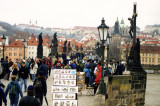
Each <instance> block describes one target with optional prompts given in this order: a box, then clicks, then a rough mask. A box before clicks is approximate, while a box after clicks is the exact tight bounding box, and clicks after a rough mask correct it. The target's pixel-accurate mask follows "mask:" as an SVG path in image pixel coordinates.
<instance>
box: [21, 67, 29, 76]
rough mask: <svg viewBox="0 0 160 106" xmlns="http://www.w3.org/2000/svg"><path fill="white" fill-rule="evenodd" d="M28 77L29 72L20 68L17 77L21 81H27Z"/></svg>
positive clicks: (24, 68)
mask: <svg viewBox="0 0 160 106" xmlns="http://www.w3.org/2000/svg"><path fill="white" fill-rule="evenodd" d="M28 75H29V70H28V68H26V67H21V68H20V69H19V77H20V78H22V79H27V78H28Z"/></svg>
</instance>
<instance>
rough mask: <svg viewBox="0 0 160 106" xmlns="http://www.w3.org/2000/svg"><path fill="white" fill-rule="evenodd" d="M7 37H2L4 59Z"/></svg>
mask: <svg viewBox="0 0 160 106" xmlns="http://www.w3.org/2000/svg"><path fill="white" fill-rule="evenodd" d="M5 42H6V37H5V36H4V35H3V37H2V45H3V59H4V47H5Z"/></svg>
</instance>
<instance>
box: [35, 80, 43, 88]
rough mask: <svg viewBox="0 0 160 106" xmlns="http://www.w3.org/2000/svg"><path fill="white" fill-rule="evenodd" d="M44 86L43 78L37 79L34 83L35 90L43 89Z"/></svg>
mask: <svg viewBox="0 0 160 106" xmlns="http://www.w3.org/2000/svg"><path fill="white" fill-rule="evenodd" d="M42 88H43V85H42V82H41V80H39V79H37V80H36V82H35V85H34V90H35V91H37V90H38V91H42Z"/></svg>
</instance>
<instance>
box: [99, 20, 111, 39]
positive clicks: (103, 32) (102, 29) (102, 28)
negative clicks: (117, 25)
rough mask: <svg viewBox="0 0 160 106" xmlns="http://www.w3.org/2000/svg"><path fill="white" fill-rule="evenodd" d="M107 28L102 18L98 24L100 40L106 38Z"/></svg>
mask: <svg viewBox="0 0 160 106" xmlns="http://www.w3.org/2000/svg"><path fill="white" fill-rule="evenodd" d="M108 29H109V27H108V26H107V25H106V24H105V20H104V18H102V23H101V25H100V26H98V32H99V38H100V40H101V41H106V40H107V34H108Z"/></svg>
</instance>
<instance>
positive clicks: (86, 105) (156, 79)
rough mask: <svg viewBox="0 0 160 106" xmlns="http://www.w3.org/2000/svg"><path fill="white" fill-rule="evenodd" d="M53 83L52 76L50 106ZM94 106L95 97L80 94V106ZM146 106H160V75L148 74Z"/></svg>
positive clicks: (83, 93) (48, 86)
mask: <svg viewBox="0 0 160 106" xmlns="http://www.w3.org/2000/svg"><path fill="white" fill-rule="evenodd" d="M2 82H3V83H4V84H5V85H6V86H7V84H8V83H9V81H6V80H3V79H2ZM52 83H53V78H52V74H51V76H50V77H49V78H48V80H47V90H48V93H47V99H48V103H49V106H53V104H52V94H51V86H52ZM31 84H33V82H32V81H31V80H30V79H28V81H27V85H31ZM22 90H23V94H24V96H26V95H27V93H26V92H24V89H22ZM9 102H10V101H9V97H8V96H7V106H9ZM93 104H94V96H89V95H88V93H87V91H86V90H84V91H83V92H82V95H79V94H78V106H93ZM43 106H46V103H45V101H44V99H43ZM145 106H160V74H159V75H155V74H148V75H147V89H146V99H145Z"/></svg>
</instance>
